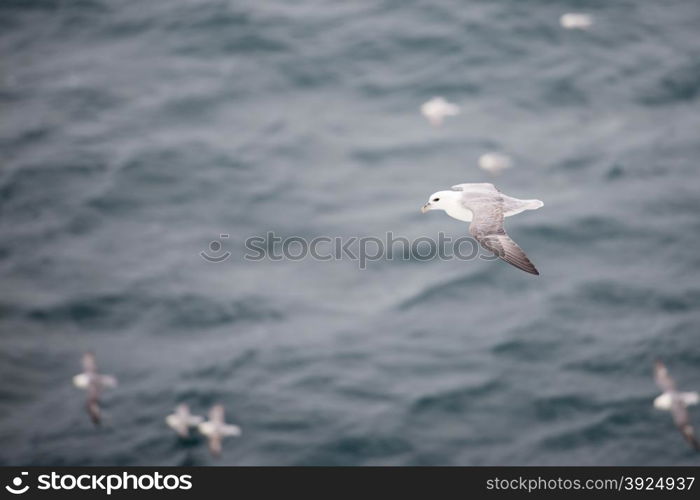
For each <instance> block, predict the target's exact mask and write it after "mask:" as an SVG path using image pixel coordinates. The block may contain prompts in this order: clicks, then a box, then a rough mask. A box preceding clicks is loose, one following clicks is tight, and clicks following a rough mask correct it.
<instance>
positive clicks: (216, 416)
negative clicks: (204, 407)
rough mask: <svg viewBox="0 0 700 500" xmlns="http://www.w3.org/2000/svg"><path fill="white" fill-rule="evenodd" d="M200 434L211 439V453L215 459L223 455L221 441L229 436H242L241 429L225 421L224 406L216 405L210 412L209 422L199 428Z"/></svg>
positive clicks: (203, 423)
mask: <svg viewBox="0 0 700 500" xmlns="http://www.w3.org/2000/svg"><path fill="white" fill-rule="evenodd" d="M198 428H199V432H201V433H202V434H203V435H204V436H206V437H208V438H209V451H210V452H211V454H212V455H213V456H215V457H218V456H219V455H221V441H222V440H223V438H225V437H227V436H240V435H241V429H240V427H238V426H235V425H229V424H227V423H226V422H225V421H224V407H223V405H220V404H218V405H214V406H212V408H211V410H209V420H208V421H206V422H202V423H201V424H199V426H198Z"/></svg>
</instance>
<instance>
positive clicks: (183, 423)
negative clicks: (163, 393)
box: [165, 403, 204, 438]
mask: <svg viewBox="0 0 700 500" xmlns="http://www.w3.org/2000/svg"><path fill="white" fill-rule="evenodd" d="M203 420H204V418H202V417H200V416H199V415H192V414H191V413H190V408H189V406H187V405H186V404H184V403H182V404H179V405H177V407H176V408H175V413H172V414H170V415H168V416H167V417H165V423H166V424H168V426H169V427H170V428H171V429H173V430H174V431H175V432H177V434H178V435H179V436H180V437H181V438H187V437H188V436H189V435H190V427H196V426H198V425H199V424H201V423H202V421H203Z"/></svg>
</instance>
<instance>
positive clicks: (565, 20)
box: [559, 12, 593, 30]
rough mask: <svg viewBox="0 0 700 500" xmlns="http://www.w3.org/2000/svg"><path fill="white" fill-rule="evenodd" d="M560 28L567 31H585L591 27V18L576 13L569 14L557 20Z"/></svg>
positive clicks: (587, 15) (590, 16) (588, 15)
mask: <svg viewBox="0 0 700 500" xmlns="http://www.w3.org/2000/svg"><path fill="white" fill-rule="evenodd" d="M559 24H561V26H562V28H566V29H569V30H576V29H578V30H585V29H587V28H590V27H591V26H593V16H592V15H590V14H582V13H578V12H569V13H567V14H564V15H563V16H561V17H560V18H559Z"/></svg>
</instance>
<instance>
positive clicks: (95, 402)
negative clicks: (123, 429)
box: [73, 352, 117, 425]
mask: <svg viewBox="0 0 700 500" xmlns="http://www.w3.org/2000/svg"><path fill="white" fill-rule="evenodd" d="M82 362H83V373H79V374H78V375H76V376H74V377H73V384H74V385H75V386H76V387H78V388H79V389H85V390H87V394H88V397H87V402H86V406H87V411H88V414H89V415H90V419H91V420H92V421H93V423H94V424H95V425H99V424H100V422H101V419H102V413H101V411H100V395H101V394H102V389H105V388H108V387H116V386H117V379H116V378H115V377H113V376H112V375H102V374H101V373H98V371H97V361H96V360H95V355H94V354H93V353H91V352H86V353H85V354H83V360H82Z"/></svg>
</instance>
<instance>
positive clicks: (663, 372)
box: [654, 361, 700, 451]
mask: <svg viewBox="0 0 700 500" xmlns="http://www.w3.org/2000/svg"><path fill="white" fill-rule="evenodd" d="M654 379H655V380H656V385H658V386H659V387H660V388H661V390H662V391H663V393H662V394H661V395H660V396H658V397H657V398H656V399H654V407H655V408H657V409H659V410H665V411H670V412H671V415H673V422H674V423H675V424H676V427H678V430H680V431H681V434H683V437H684V438H685V440H686V441H688V443H690V445H691V446H692V447H693V448H695V449H696V450H699V451H700V442H698V440H697V438H696V437H695V430H694V429H693V425H692V424H691V423H690V415H689V414H688V409H687V407H688V406H691V405H696V404H698V402H700V395H699V394H698V393H697V392H679V391H678V390H677V389H676V383H675V382H674V380H673V379H672V378H671V375H669V373H668V370H667V369H666V365H664V364H663V363H662V362H661V361H656V363H655V364H654Z"/></svg>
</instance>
